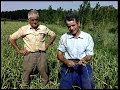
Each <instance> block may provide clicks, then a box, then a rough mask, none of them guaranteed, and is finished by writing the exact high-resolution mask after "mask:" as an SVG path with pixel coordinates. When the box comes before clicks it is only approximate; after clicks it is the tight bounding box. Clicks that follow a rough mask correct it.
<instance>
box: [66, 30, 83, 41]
mask: <svg viewBox="0 0 120 90" xmlns="http://www.w3.org/2000/svg"><path fill="white" fill-rule="evenodd" d="M67 34H68V38H69V39H71V38H74V36H73V35H72V34H71V33H70V32H68V33H67ZM78 38H80V39H83V38H84V35H83V32H82V31H80V34H79V36H78Z"/></svg>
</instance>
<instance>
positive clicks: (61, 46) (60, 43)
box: [57, 37, 65, 52]
mask: <svg viewBox="0 0 120 90" xmlns="http://www.w3.org/2000/svg"><path fill="white" fill-rule="evenodd" d="M57 49H58V50H59V51H61V52H65V45H64V41H63V38H62V37H61V38H60V40H59V45H58V48H57Z"/></svg>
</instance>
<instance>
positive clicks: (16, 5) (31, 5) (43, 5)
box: [1, 1, 118, 11]
mask: <svg viewBox="0 0 120 90" xmlns="http://www.w3.org/2000/svg"><path fill="white" fill-rule="evenodd" d="M98 2H99V4H100V6H109V5H113V7H115V8H116V9H118V1H90V4H91V7H92V8H94V7H95V6H96V3H98ZM82 3H83V1H1V11H15V10H22V9H28V10H30V9H36V10H38V9H48V7H49V6H50V5H51V6H52V9H55V10H56V9H57V8H59V7H61V8H63V10H65V9H66V10H70V9H73V10H74V9H75V10H78V8H79V7H80V5H81V4H82Z"/></svg>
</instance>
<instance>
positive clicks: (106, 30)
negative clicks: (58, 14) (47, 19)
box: [1, 21, 118, 89]
mask: <svg viewBox="0 0 120 90" xmlns="http://www.w3.org/2000/svg"><path fill="white" fill-rule="evenodd" d="M25 24H27V22H17V21H13V22H12V21H9V22H8V21H5V22H1V89H19V88H20V84H21V80H22V72H23V71H22V62H23V61H22V60H23V56H22V55H21V54H18V53H17V52H16V51H15V49H13V47H12V46H11V45H10V44H9V43H8V37H9V35H10V34H12V33H13V32H15V31H16V30H18V28H19V27H21V26H23V25H25ZM45 25H46V26H47V27H48V28H50V29H51V30H53V31H54V32H55V33H56V34H57V38H56V40H55V42H54V43H53V44H52V45H51V46H50V47H49V49H48V50H47V55H48V63H49V68H50V80H51V83H50V85H46V86H44V85H43V84H42V83H40V82H41V77H40V75H39V74H36V75H34V77H33V78H32V80H31V83H30V88H31V89H58V86H59V81H60V79H59V75H60V65H61V64H60V63H59V62H58V60H57V55H56V53H57V46H58V41H59V39H60V36H61V35H62V34H63V33H65V32H66V31H67V28H66V27H63V26H59V25H48V24H45ZM117 30H118V28H117V24H115V23H107V24H100V25H97V26H94V27H92V28H88V27H87V26H86V28H85V29H84V30H83V31H86V32H88V33H90V34H91V36H92V37H93V40H94V43H95V47H94V53H95V54H94V57H93V60H92V61H91V63H90V64H91V65H92V68H93V75H94V80H95V88H96V89H103V88H107V89H118V33H117ZM17 43H18V45H19V46H20V47H21V48H23V42H22V39H19V40H18V41H17Z"/></svg>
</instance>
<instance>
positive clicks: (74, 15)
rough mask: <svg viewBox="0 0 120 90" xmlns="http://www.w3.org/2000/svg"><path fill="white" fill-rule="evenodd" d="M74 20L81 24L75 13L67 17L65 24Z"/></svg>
mask: <svg viewBox="0 0 120 90" xmlns="http://www.w3.org/2000/svg"><path fill="white" fill-rule="evenodd" d="M73 20H75V21H76V22H77V23H78V22H79V17H78V15H77V14H74V13H69V14H67V15H66V16H65V19H64V22H65V23H66V21H73Z"/></svg>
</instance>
